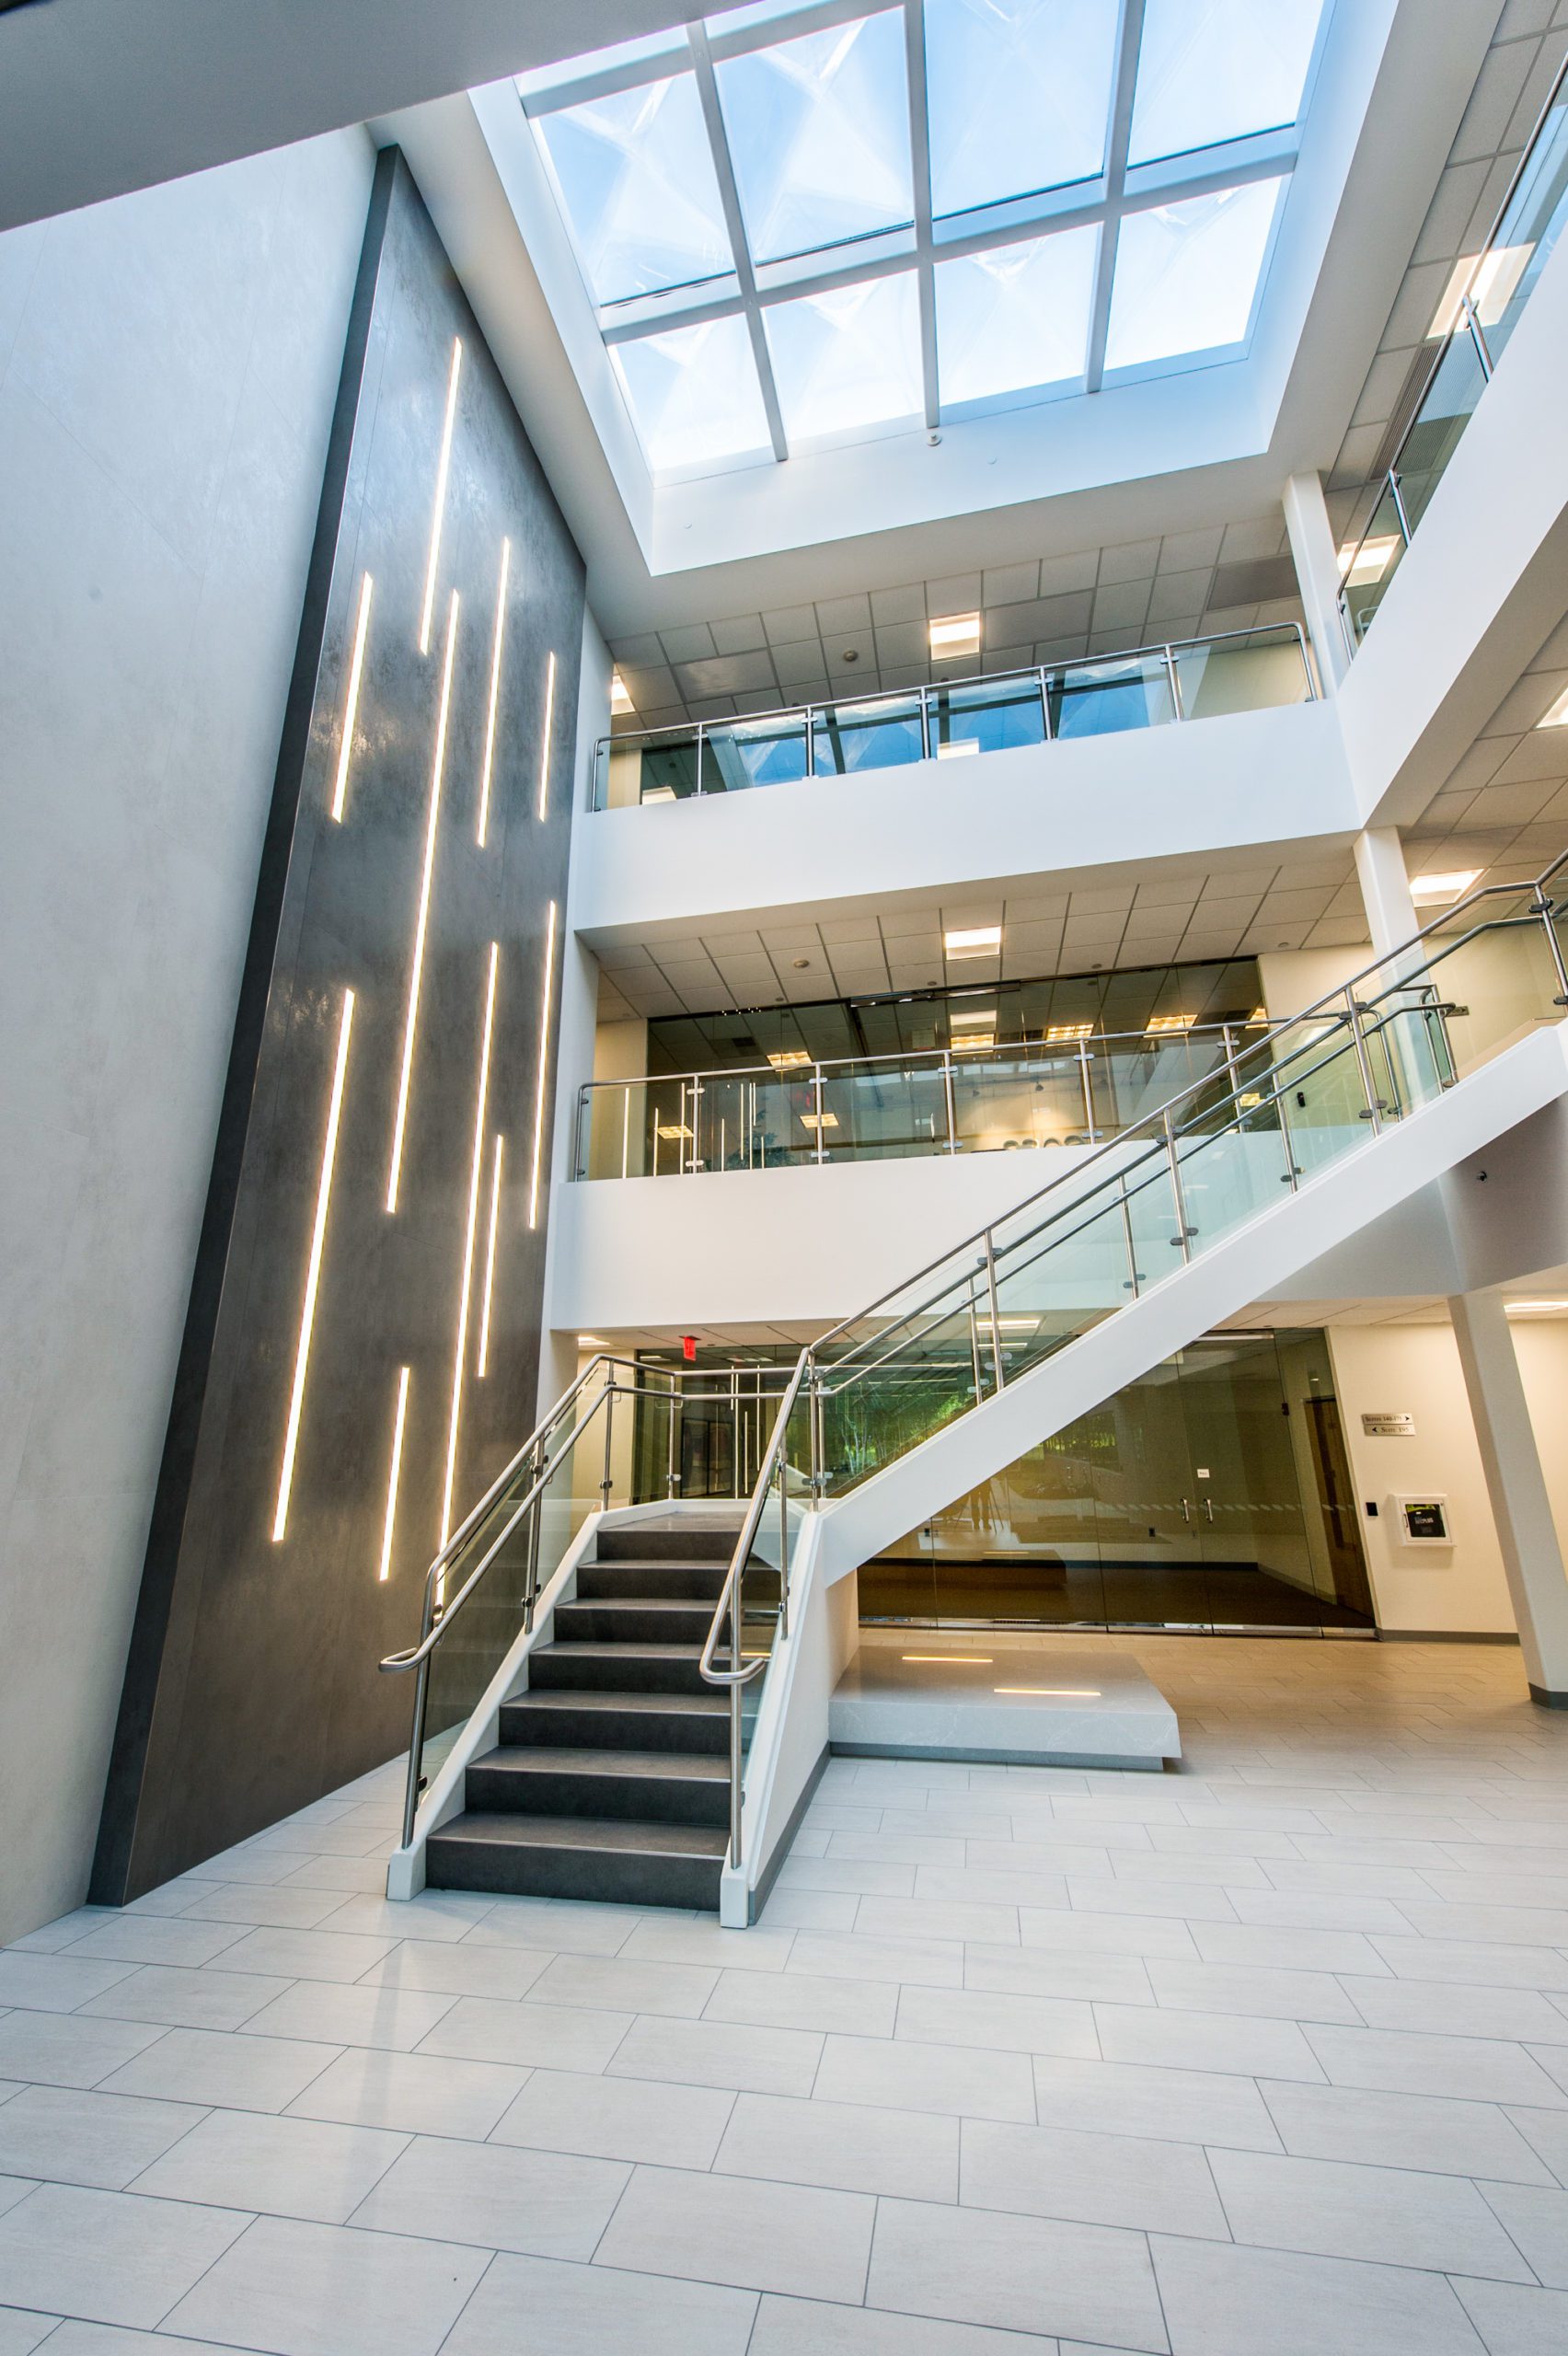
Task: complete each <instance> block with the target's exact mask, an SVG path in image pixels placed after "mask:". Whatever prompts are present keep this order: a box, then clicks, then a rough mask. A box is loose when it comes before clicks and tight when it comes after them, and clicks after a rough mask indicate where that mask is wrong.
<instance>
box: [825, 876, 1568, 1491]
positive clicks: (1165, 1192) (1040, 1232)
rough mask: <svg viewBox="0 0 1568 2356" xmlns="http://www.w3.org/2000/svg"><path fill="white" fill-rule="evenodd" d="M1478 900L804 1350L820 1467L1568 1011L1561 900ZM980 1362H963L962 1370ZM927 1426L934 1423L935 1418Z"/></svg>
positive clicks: (1046, 1336) (1198, 1245) (956, 1408)
mask: <svg viewBox="0 0 1568 2356" xmlns="http://www.w3.org/2000/svg"><path fill="white" fill-rule="evenodd" d="M1554 873H1555V871H1549V875H1548V877H1547V878H1546V879H1544V881H1543V883H1538V884H1531V885H1528V886H1524V887H1501V888H1491V889H1487V890H1483V891H1482V892H1480V893H1477V894H1474V895H1471V896H1470V899H1469V900H1467V901H1464V902H1461V903H1459V904H1458V905H1457V906H1456V907H1455V908H1454V909H1453V910H1451V911H1450V912H1449V914H1448V916H1447V917H1446V918H1442V919H1440V920H1439V922H1438V923H1437V924H1436V925H1435V926H1433V927H1432V928H1430V929H1429V930H1428V931H1427V933H1426V934H1425V935H1424V936H1423V937H1422V938H1421V939H1419V940H1417V941H1412V942H1410V943H1408V944H1406V945H1405V947H1403V948H1402V949H1401V950H1400V951H1398V952H1396V953H1394V954H1393V955H1392V956H1390V957H1388V958H1385V959H1383V960H1382V961H1381V962H1380V963H1379V964H1377V965H1376V966H1374V967H1372V968H1370V969H1369V970H1368V971H1367V972H1366V973H1365V974H1363V975H1360V976H1357V977H1356V978H1355V981H1354V982H1353V983H1352V984H1349V985H1347V986H1346V987H1344V988H1343V989H1342V990H1340V991H1337V992H1335V993H1332V995H1331V996H1330V998H1329V999H1326V1000H1325V1001H1323V1002H1321V1003H1320V1005H1318V1006H1316V1007H1312V1008H1309V1009H1308V1010H1307V1011H1305V1012H1304V1013H1303V1014H1301V1015H1300V1016H1297V1017H1296V1018H1293V1019H1292V1020H1290V1021H1287V1022H1282V1023H1280V1024H1277V1025H1276V1026H1275V1027H1274V1029H1273V1030H1271V1031H1268V1032H1264V1033H1262V1034H1258V1033H1255V1032H1251V1027H1249V1029H1250V1035H1242V1036H1236V1035H1234V1034H1233V1035H1232V1037H1231V1039H1230V1043H1229V1044H1230V1053H1229V1054H1228V1056H1227V1057H1226V1060H1225V1064H1224V1068H1222V1069H1218V1070H1216V1071H1215V1072H1214V1073H1212V1074H1210V1075H1207V1076H1205V1077H1204V1078H1201V1079H1200V1080H1198V1081H1197V1082H1196V1083H1195V1084H1193V1086H1191V1087H1189V1088H1188V1089H1187V1090H1186V1091H1184V1092H1183V1093H1182V1094H1181V1095H1179V1096H1177V1097H1176V1098H1174V1099H1173V1101H1171V1102H1170V1103H1167V1104H1166V1105H1165V1106H1164V1107H1163V1108H1162V1109H1161V1110H1159V1112H1157V1113H1156V1114H1153V1115H1152V1117H1150V1118H1147V1119H1146V1120H1144V1121H1143V1122H1141V1123H1140V1125H1139V1126H1138V1127H1137V1128H1136V1130H1129V1131H1127V1132H1126V1133H1124V1136H1123V1137H1122V1138H1119V1139H1116V1140H1115V1141H1113V1142H1112V1143H1111V1144H1109V1145H1107V1146H1104V1147H1101V1149H1099V1151H1098V1152H1097V1153H1096V1154H1095V1155H1094V1156H1093V1157H1092V1158H1091V1159H1090V1161H1087V1162H1086V1163H1085V1164H1084V1165H1083V1166H1082V1167H1081V1168H1080V1169H1079V1170H1078V1171H1075V1172H1072V1173H1069V1174H1065V1175H1064V1176H1063V1178H1061V1179H1060V1180H1058V1181H1057V1182H1056V1183H1055V1184H1054V1185H1052V1186H1050V1187H1048V1188H1046V1189H1044V1190H1043V1192H1042V1193H1041V1194H1039V1195H1035V1196H1033V1197H1032V1199H1031V1200H1030V1201H1028V1202H1026V1203H1024V1204H1022V1205H1020V1206H1019V1207H1018V1208H1017V1209H1015V1210H1013V1211H1011V1212H1009V1213H1008V1214H1007V1215H1006V1216H1005V1217H1004V1218H999V1219H998V1220H997V1222H996V1224H995V1225H994V1226H993V1228H991V1229H990V1230H988V1231H986V1233H985V1234H984V1235H982V1236H979V1237H974V1238H971V1239H969V1240H968V1241H967V1242H965V1243H963V1244H962V1245H960V1246H959V1247H958V1248H957V1249H956V1250H955V1251H953V1252H951V1253H949V1254H947V1255H946V1257H945V1258H944V1259H942V1260H940V1261H938V1262H937V1263H935V1264H934V1265H932V1266H931V1267H930V1268H928V1269H927V1270H926V1271H924V1272H923V1273H922V1274H921V1275H920V1276H917V1277H916V1278H915V1279H913V1280H912V1282H911V1283H910V1284H909V1285H908V1286H906V1287H905V1288H902V1289H901V1291H900V1292H899V1293H898V1294H895V1295H894V1296H892V1297H890V1298H889V1299H886V1300H884V1301H882V1302H879V1303H877V1304H875V1305H874V1306H873V1308H872V1309H871V1310H870V1311H867V1312H866V1313H865V1314H864V1315H863V1316H861V1317H859V1318H858V1319H855V1320H852V1321H851V1322H849V1323H847V1324H846V1325H844V1326H841V1327H839V1328H837V1329H836V1331H835V1332H833V1333H832V1334H828V1335H826V1336H825V1337H824V1340H823V1341H822V1342H821V1343H820V1344H818V1345H816V1346H815V1347H814V1349H813V1351H811V1352H810V1353H808V1357H809V1360H810V1364H811V1369H812V1375H813V1380H815V1382H816V1383H817V1385H818V1387H819V1391H820V1394H821V1396H820V1409H819V1412H820V1422H821V1428H822V1432H823V1436H824V1437H823V1443H822V1446H821V1449H819V1453H818V1459H817V1465H816V1471H817V1477H818V1480H819V1482H820V1484H821V1485H822V1486H823V1487H824V1489H825V1491H826V1492H828V1493H829V1494H834V1493H837V1492H840V1491H842V1490H845V1489H847V1488H850V1487H853V1486H854V1485H856V1484H857V1483H858V1482H859V1481H861V1480H863V1479H865V1478H866V1477H867V1475H868V1474H869V1473H870V1472H875V1471H877V1470H879V1469H880V1468H881V1467H882V1465H884V1464H886V1463H888V1462H890V1461H893V1459H894V1457H896V1456H897V1455H899V1454H901V1453H902V1452H903V1451H904V1450H905V1449H907V1448H910V1447H913V1446H916V1445H917V1443H918V1441H919V1440H920V1439H922V1438H927V1437H929V1435H930V1434H931V1433H932V1432H933V1431H935V1430H936V1429H938V1428H939V1427H940V1425H941V1424H942V1423H944V1422H946V1421H948V1420H950V1419H951V1416H953V1415H959V1414H962V1413H964V1412H965V1411H966V1410H967V1408H968V1406H970V1405H971V1404H973V1403H977V1402H979V1401H981V1400H984V1399H985V1398H986V1397H987V1396H989V1394H990V1392H991V1391H992V1390H993V1389H994V1388H996V1387H997V1385H998V1383H999V1382H1000V1381H1001V1380H1010V1379H1012V1378H1013V1377H1014V1376H1016V1375H1017V1374H1019V1373H1021V1372H1023V1371H1024V1370H1026V1369H1027V1368H1029V1367H1030V1366H1032V1365H1033V1364H1036V1363H1038V1362H1039V1360H1041V1359H1042V1358H1043V1357H1046V1356H1048V1355H1050V1353H1051V1352H1053V1351H1054V1350H1056V1349H1059V1348H1060V1347H1062V1346H1063V1345H1064V1344H1065V1343H1066V1342H1068V1341H1070V1340H1072V1339H1074V1338H1076V1337H1077V1336H1078V1335H1079V1334H1084V1333H1086V1332H1087V1331H1088V1330H1089V1329H1090V1326H1092V1325H1093V1324H1095V1323H1098V1322H1100V1321H1101V1320H1102V1319H1103V1318H1105V1317H1108V1316H1112V1315H1113V1314H1114V1313H1115V1311H1116V1310H1117V1309H1118V1308H1120V1307H1122V1306H1124V1304H1125V1303H1126V1302H1127V1301H1128V1300H1130V1299H1135V1298H1136V1297H1137V1296H1138V1295H1140V1294H1141V1293H1143V1292H1145V1291H1147V1290H1149V1289H1150V1288H1155V1287H1158V1286H1159V1284H1160V1283H1162V1282H1163V1281H1164V1279H1165V1278H1166V1277H1167V1276H1171V1275H1174V1274H1175V1273H1176V1272H1177V1271H1178V1270H1179V1269H1181V1268H1182V1267H1183V1266H1185V1265H1187V1264H1188V1263H1189V1262H1190V1261H1191V1260H1193V1259H1195V1258H1198V1257H1200V1256H1201V1255H1202V1254H1203V1253H1206V1252H1208V1251H1211V1250H1213V1249H1214V1248H1215V1247H1216V1245H1217V1244H1218V1243H1220V1242H1223V1241H1224V1239H1225V1238H1226V1237H1227V1236H1228V1235H1231V1234H1233V1233H1235V1232H1236V1231H1237V1230H1239V1228H1242V1227H1244V1226H1247V1225H1249V1224H1250V1223H1251V1221H1253V1220H1254V1219H1256V1218H1260V1217H1261V1216H1262V1215H1263V1214H1264V1213H1265V1212H1267V1211H1268V1210H1270V1209H1271V1208H1273V1207H1274V1206H1275V1205H1277V1204H1278V1203H1279V1202H1280V1200H1281V1199H1282V1195H1284V1194H1285V1193H1286V1191H1287V1190H1288V1191H1290V1192H1294V1191H1295V1190H1296V1189H1297V1187H1299V1186H1300V1185H1302V1184H1306V1183H1309V1181H1310V1180H1311V1179H1312V1178H1313V1177H1315V1176H1316V1175H1317V1174H1319V1173H1320V1172H1322V1171H1324V1170H1326V1169H1329V1168H1331V1167H1333V1166H1335V1165H1337V1164H1339V1163H1340V1162H1342V1161H1344V1159H1345V1158H1346V1157H1347V1156H1349V1155H1351V1154H1354V1153H1355V1152H1356V1151H1358V1150H1359V1149H1361V1147H1363V1146H1364V1145H1366V1144H1367V1143H1369V1142H1370V1141H1371V1140H1373V1139H1374V1138H1376V1137H1377V1136H1378V1134H1379V1133H1380V1132H1381V1131H1382V1130H1383V1129H1385V1128H1386V1127H1388V1126H1390V1125H1393V1124H1395V1123H1398V1122H1400V1121H1401V1120H1403V1119H1405V1118H1407V1117H1408V1116H1409V1115H1410V1114H1412V1113H1415V1112H1418V1111H1419V1110H1420V1109H1421V1107H1422V1106H1423V1105H1424V1104H1427V1103H1432V1102H1433V1101H1434V1100H1435V1098H1436V1097H1438V1096H1439V1095H1441V1094H1442V1092H1443V1091H1444V1090H1445V1089H1447V1088H1449V1087H1452V1086H1453V1085H1454V1084H1455V1083H1456V1082H1457V1081H1458V1080H1463V1079H1464V1078H1465V1076H1466V1075H1467V1074H1468V1073H1469V1072H1470V1071H1472V1070H1475V1069H1476V1068H1479V1067H1480V1066H1481V1065H1482V1064H1484V1063H1485V1062H1487V1061H1488V1060H1490V1059H1491V1058H1492V1057H1495V1056H1497V1055H1499V1054H1502V1053H1505V1052H1506V1051H1507V1049H1509V1048H1510V1047H1512V1046H1515V1045H1518V1044H1519V1043H1520V1042H1521V1041H1523V1040H1526V1039H1528V1037H1529V1035H1530V1034H1532V1032H1534V1031H1535V1030H1537V1029H1539V1027H1541V1026H1542V1025H1545V1024H1555V1023H1559V1022H1562V1020H1563V1017H1564V1012H1565V1011H1568V966H1565V965H1564V964H1563V958H1562V932H1561V930H1560V928H1561V926H1562V921H1563V918H1562V912H1561V911H1562V901H1561V895H1559V894H1558V893H1557V891H1556V889H1555V884H1554V882H1553V877H1554ZM966 1360H967V1363H966ZM922 1426H923V1428H922Z"/></svg>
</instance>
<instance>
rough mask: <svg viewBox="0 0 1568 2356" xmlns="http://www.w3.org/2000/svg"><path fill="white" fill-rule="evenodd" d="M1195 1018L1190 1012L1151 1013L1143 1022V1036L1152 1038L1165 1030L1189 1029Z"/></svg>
mask: <svg viewBox="0 0 1568 2356" xmlns="http://www.w3.org/2000/svg"><path fill="white" fill-rule="evenodd" d="M1196 1019H1197V1018H1196V1017H1195V1016H1194V1015H1191V1014H1151V1015H1150V1016H1149V1018H1148V1021H1147V1022H1146V1023H1145V1024H1144V1037H1145V1038H1146V1039H1153V1038H1156V1037H1158V1036H1159V1034H1161V1033H1163V1032H1167V1031H1190V1030H1191V1029H1192V1027H1193V1022H1195V1021H1196Z"/></svg>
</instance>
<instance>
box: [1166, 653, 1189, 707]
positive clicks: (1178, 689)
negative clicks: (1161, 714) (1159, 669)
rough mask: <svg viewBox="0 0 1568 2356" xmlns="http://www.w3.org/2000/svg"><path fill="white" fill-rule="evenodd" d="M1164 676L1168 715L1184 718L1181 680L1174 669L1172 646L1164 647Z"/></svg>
mask: <svg viewBox="0 0 1568 2356" xmlns="http://www.w3.org/2000/svg"><path fill="white" fill-rule="evenodd" d="M1165 676H1166V678H1167V680H1168V681H1169V682H1170V716H1171V718H1172V719H1173V720H1185V719H1186V717H1187V715H1186V713H1185V712H1184V711H1183V710H1182V681H1181V677H1180V675H1179V674H1178V672H1177V669H1176V649H1175V648H1174V647H1173V646H1167V647H1166V649H1165Z"/></svg>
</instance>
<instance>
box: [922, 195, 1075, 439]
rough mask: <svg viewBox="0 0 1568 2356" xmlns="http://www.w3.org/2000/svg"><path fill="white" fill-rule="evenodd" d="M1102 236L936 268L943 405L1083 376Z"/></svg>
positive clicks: (1039, 240)
mask: <svg viewBox="0 0 1568 2356" xmlns="http://www.w3.org/2000/svg"><path fill="white" fill-rule="evenodd" d="M1099 250H1100V232H1099V230H1098V229H1093V228H1087V229H1064V230H1063V231H1061V233H1060V234H1059V235H1058V236H1056V237H1031V238H1027V239H1025V240H1023V241H1022V242H1021V243H1020V244H1018V245H1013V246H999V247H997V248H995V249H994V250H993V251H992V252H990V253H984V254H971V255H967V256H965V257H964V258H963V259H962V260H957V261H940V262H939V263H938V264H937V268H936V287H937V368H938V374H939V376H940V383H941V397H942V401H943V404H944V406H947V407H951V406H953V405H955V404H957V403H959V402H962V401H979V400H989V399H991V398H994V397H995V396H997V395H998V394H1001V393H1013V392H1019V391H1022V390H1024V389H1026V388H1028V387H1033V386H1037V385H1039V386H1044V385H1059V384H1064V383H1066V381H1068V380H1069V379H1070V378H1073V377H1077V376H1081V375H1083V372H1084V368H1085V365H1086V362H1087V358H1088V352H1089V316H1090V306H1091V304H1092V301H1093V297H1094V265H1095V258H1096V256H1097V254H1098V253H1099Z"/></svg>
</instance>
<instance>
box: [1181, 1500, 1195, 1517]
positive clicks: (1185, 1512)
mask: <svg viewBox="0 0 1568 2356" xmlns="http://www.w3.org/2000/svg"><path fill="white" fill-rule="evenodd" d="M1192 1519H1193V1516H1192V1512H1191V1510H1190V1508H1189V1507H1188V1504H1187V1500H1186V1498H1185V1497H1183V1498H1182V1520H1183V1521H1191V1520H1192Z"/></svg>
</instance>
